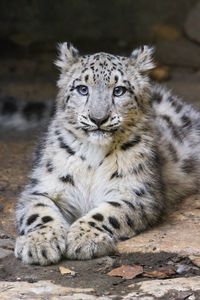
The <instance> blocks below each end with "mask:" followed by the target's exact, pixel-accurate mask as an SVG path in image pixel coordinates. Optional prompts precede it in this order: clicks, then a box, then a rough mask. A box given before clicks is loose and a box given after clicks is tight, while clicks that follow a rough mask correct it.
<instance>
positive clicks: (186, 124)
mask: <svg viewBox="0 0 200 300" xmlns="http://www.w3.org/2000/svg"><path fill="white" fill-rule="evenodd" d="M181 121H182V122H183V128H185V127H187V128H190V127H191V126H192V121H191V120H190V118H189V117H188V116H186V115H183V116H182V117H181Z"/></svg>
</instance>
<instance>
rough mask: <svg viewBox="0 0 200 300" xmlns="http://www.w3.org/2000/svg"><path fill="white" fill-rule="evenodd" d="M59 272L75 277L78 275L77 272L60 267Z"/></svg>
mask: <svg viewBox="0 0 200 300" xmlns="http://www.w3.org/2000/svg"><path fill="white" fill-rule="evenodd" d="M59 271H60V273H61V275H71V276H75V275H76V272H74V271H72V270H70V269H67V268H65V267H62V266H61V267H59Z"/></svg>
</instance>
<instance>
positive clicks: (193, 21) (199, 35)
mask: <svg viewBox="0 0 200 300" xmlns="http://www.w3.org/2000/svg"><path fill="white" fill-rule="evenodd" d="M199 20H200V1H198V2H197V4H196V5H195V6H194V7H193V8H192V9H191V11H190V13H189V15H188V17H187V20H186V23H185V31H186V34H187V35H188V37H189V38H191V39H192V40H194V41H195V42H198V43H200V22H199Z"/></svg>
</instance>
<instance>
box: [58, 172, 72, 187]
mask: <svg viewBox="0 0 200 300" xmlns="http://www.w3.org/2000/svg"><path fill="white" fill-rule="evenodd" d="M59 179H60V180H61V181H62V182H64V183H70V184H71V185H73V186H74V179H73V177H72V175H69V174H68V175H66V176H63V177H60V178H59Z"/></svg>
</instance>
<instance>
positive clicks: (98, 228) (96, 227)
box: [95, 226, 103, 232]
mask: <svg viewBox="0 0 200 300" xmlns="http://www.w3.org/2000/svg"><path fill="white" fill-rule="evenodd" d="M95 229H97V230H99V231H101V232H103V230H102V229H101V228H100V227H98V226H95Z"/></svg>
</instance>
